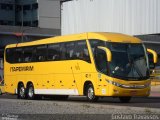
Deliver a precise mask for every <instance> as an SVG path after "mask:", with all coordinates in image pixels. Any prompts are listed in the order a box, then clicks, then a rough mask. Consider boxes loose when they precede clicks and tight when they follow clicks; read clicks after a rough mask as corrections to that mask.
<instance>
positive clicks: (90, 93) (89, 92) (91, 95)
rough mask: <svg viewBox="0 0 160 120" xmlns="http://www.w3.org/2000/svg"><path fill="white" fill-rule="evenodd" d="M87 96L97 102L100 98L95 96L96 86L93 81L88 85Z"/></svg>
mask: <svg viewBox="0 0 160 120" xmlns="http://www.w3.org/2000/svg"><path fill="white" fill-rule="evenodd" d="M86 96H87V99H88V101H90V102H96V101H97V100H98V96H95V93H94V87H93V85H92V84H91V83H90V84H88V85H87V88H86Z"/></svg>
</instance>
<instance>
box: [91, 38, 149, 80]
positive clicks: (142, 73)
mask: <svg viewBox="0 0 160 120" xmlns="http://www.w3.org/2000/svg"><path fill="white" fill-rule="evenodd" d="M90 44H91V47H92V51H93V54H94V59H95V64H96V67H97V70H98V71H100V72H102V73H104V74H107V75H109V76H112V77H114V78H119V79H123V80H144V79H148V78H149V64H148V57H147V53H146V49H145V47H144V45H143V44H142V43H117V42H104V41H101V40H92V41H90ZM98 46H103V47H107V48H109V49H110V51H111V53H112V61H111V62H108V63H107V59H106V53H105V52H104V51H100V50H98V49H96V48H97V47H98ZM97 51H98V52H97Z"/></svg>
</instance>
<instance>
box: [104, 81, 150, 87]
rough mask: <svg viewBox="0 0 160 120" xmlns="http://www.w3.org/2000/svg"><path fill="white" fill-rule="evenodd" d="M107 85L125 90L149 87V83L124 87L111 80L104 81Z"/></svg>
mask: <svg viewBox="0 0 160 120" xmlns="http://www.w3.org/2000/svg"><path fill="white" fill-rule="evenodd" d="M106 81H107V82H108V83H110V84H112V85H115V86H117V87H121V88H127V89H143V88H147V87H149V86H150V83H147V84H144V85H124V84H120V83H117V82H114V81H111V80H106Z"/></svg>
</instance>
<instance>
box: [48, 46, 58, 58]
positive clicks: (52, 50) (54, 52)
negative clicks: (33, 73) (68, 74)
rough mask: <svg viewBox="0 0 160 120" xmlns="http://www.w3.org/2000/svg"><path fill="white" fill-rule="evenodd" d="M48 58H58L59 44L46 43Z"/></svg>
mask: <svg viewBox="0 0 160 120" xmlns="http://www.w3.org/2000/svg"><path fill="white" fill-rule="evenodd" d="M48 60H53V61H56V60H60V44H51V45H48Z"/></svg>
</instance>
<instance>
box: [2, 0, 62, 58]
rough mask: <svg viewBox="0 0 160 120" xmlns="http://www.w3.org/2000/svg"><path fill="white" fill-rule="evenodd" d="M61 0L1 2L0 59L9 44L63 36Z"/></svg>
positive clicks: (10, 0) (7, 0) (8, 0)
mask: <svg viewBox="0 0 160 120" xmlns="http://www.w3.org/2000/svg"><path fill="white" fill-rule="evenodd" d="M60 1H61V0H0V16H1V17H0V58H2V56H3V50H4V47H5V46H6V45H7V44H11V43H18V42H26V41H33V40H38V39H41V38H46V37H52V36H57V35H60V34H61V30H60V29H61V25H60V23H61V21H60V16H61V15H60Z"/></svg>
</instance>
